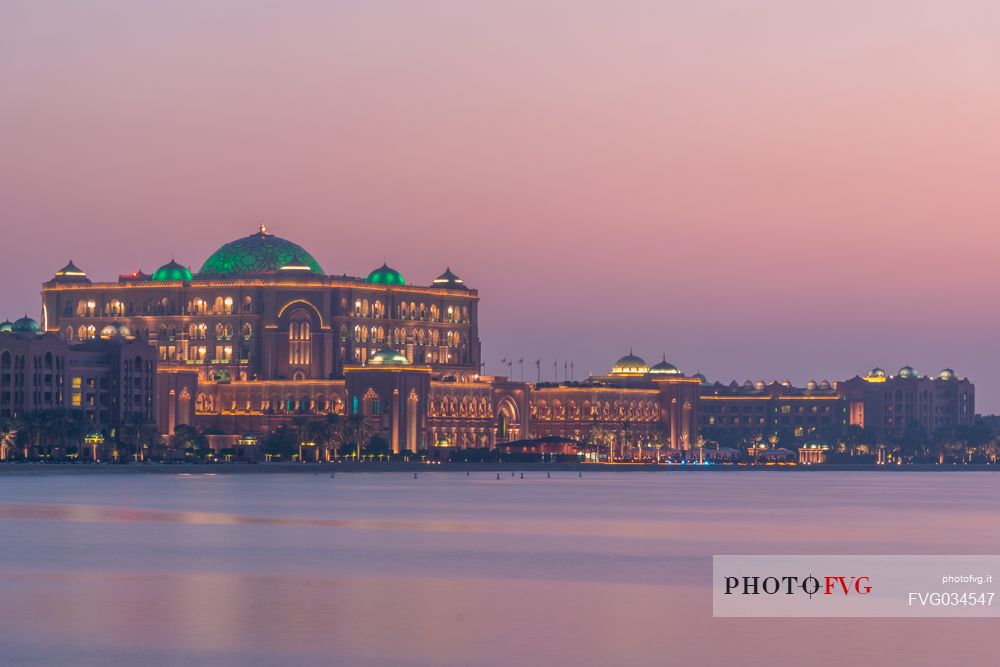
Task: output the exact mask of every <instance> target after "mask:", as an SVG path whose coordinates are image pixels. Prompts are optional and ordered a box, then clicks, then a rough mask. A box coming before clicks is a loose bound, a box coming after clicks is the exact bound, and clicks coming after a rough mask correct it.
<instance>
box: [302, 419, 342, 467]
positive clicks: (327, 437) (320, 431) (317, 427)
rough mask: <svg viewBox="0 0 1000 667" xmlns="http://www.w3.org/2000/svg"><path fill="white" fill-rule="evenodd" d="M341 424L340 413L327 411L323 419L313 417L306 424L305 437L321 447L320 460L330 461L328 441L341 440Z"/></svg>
mask: <svg viewBox="0 0 1000 667" xmlns="http://www.w3.org/2000/svg"><path fill="white" fill-rule="evenodd" d="M342 427H343V424H342V423H341V421H340V415H338V414H335V413H332V412H331V413H329V414H327V415H326V418H325V419H314V420H312V421H310V422H309V423H308V424H307V425H306V429H305V432H306V437H308V438H309V440H310V441H312V442H315V443H316V446H317V447H320V448H321V452H322V455H321V456H320V457H319V458H320V460H321V461H326V462H329V461H330V443H331V442H338V443H340V442H343V428H342Z"/></svg>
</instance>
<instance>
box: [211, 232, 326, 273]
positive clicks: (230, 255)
mask: <svg viewBox="0 0 1000 667" xmlns="http://www.w3.org/2000/svg"><path fill="white" fill-rule="evenodd" d="M293 260H294V261H295V262H296V263H298V262H301V263H302V264H303V265H305V266H308V267H309V270H310V271H311V272H312V273H313V274H315V275H325V272H324V271H323V267H321V266H320V265H319V262H317V261H316V260H315V259H313V256H312V255H310V254H309V253H308V252H306V251H305V250H304V249H303V248H302V246H300V245H297V244H295V243H292V242H291V241H286V240H285V239H283V238H280V237H277V236H275V235H274V234H268V233H267V230H266V229H265V228H264V225H261V226H260V231H258V232H257V233H256V234H251V235H250V236H246V237H244V238H241V239H236V240H235V241H230V242H229V243H227V244H226V245H224V246H222V247H221V248H219V249H218V250H216V251H215V252H214V253H212V256H211V257H209V258H208V259H206V260H205V263H204V264H203V265H202V267H201V271H199V272H198V277H199V278H205V277H212V276H234V275H262V274H277V273H278V272H280V271H281V269H282V267H285V266H289V265H290V263H291V262H292V261H293Z"/></svg>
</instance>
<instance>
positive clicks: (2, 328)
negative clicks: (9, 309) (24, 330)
mask: <svg viewBox="0 0 1000 667" xmlns="http://www.w3.org/2000/svg"><path fill="white" fill-rule="evenodd" d="M13 330H14V323H13V322H11V321H10V320H4V321H3V322H0V333H10V332H11V331H13Z"/></svg>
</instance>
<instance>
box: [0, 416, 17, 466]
mask: <svg viewBox="0 0 1000 667" xmlns="http://www.w3.org/2000/svg"><path fill="white" fill-rule="evenodd" d="M15 440H17V425H15V424H14V422H4V423H2V424H0V461H6V460H7V458H8V456H10V451H11V450H12V449H13V448H14V441H15Z"/></svg>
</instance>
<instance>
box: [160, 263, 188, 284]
mask: <svg viewBox="0 0 1000 667" xmlns="http://www.w3.org/2000/svg"><path fill="white" fill-rule="evenodd" d="M150 280H153V281H156V282H158V283H166V282H176V281H183V282H190V281H191V280H194V277H193V276H192V275H191V269H189V268H187V267H186V266H183V265H182V264H178V263H177V262H176V261H174V260H173V259H171V260H170V261H169V262H167V263H166V264H164V265H163V266H161V267H160V268H158V269H157V270H156V271H153V275H152V277H151V278H150Z"/></svg>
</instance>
